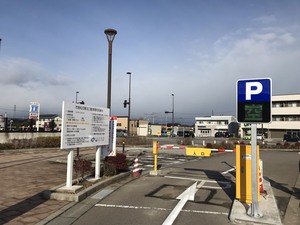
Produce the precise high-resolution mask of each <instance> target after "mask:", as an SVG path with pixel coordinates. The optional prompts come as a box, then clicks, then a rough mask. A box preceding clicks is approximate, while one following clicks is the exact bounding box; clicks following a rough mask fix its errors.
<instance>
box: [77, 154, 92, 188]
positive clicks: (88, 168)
mask: <svg viewBox="0 0 300 225" xmlns="http://www.w3.org/2000/svg"><path fill="white" fill-rule="evenodd" d="M73 167H74V170H75V174H76V178H77V184H78V183H79V178H81V180H84V175H87V174H90V173H91V172H92V162H91V161H89V160H86V159H82V158H81V156H80V155H78V156H76V158H75V159H74V166H73Z"/></svg>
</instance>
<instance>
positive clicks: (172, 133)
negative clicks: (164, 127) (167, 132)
mask: <svg viewBox="0 0 300 225" xmlns="http://www.w3.org/2000/svg"><path fill="white" fill-rule="evenodd" d="M165 113H166V114H167V113H172V135H173V133H174V94H172V111H171V112H170V111H165Z"/></svg>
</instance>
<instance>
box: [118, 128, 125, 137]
mask: <svg viewBox="0 0 300 225" xmlns="http://www.w3.org/2000/svg"><path fill="white" fill-rule="evenodd" d="M126 136H127V131H126V130H121V129H117V137H126Z"/></svg>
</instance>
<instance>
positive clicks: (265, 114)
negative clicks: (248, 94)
mask: <svg viewBox="0 0 300 225" xmlns="http://www.w3.org/2000/svg"><path fill="white" fill-rule="evenodd" d="M270 109H271V107H270V103H268V102H254V103H248V102H241V103H239V104H238V107H237V110H238V111H237V116H238V121H239V122H245V123H266V122H267V123H268V122H270V121H271V119H272V117H271V111H270Z"/></svg>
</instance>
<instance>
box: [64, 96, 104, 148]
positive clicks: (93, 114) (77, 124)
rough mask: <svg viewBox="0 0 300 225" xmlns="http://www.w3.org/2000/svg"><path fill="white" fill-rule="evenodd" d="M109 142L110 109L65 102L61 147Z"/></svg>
mask: <svg viewBox="0 0 300 225" xmlns="http://www.w3.org/2000/svg"><path fill="white" fill-rule="evenodd" d="M108 143H109V109H107V108H101V107H94V106H88V105H81V104H75V103H69V102H63V105H62V132H61V144H60V148H61V149H66V148H79V147H91V146H100V145H108Z"/></svg>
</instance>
